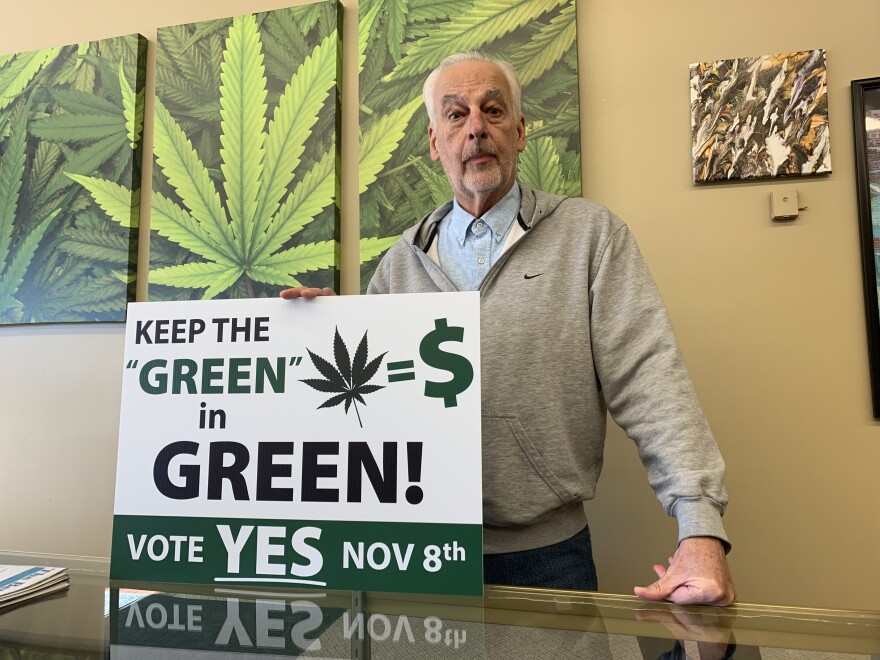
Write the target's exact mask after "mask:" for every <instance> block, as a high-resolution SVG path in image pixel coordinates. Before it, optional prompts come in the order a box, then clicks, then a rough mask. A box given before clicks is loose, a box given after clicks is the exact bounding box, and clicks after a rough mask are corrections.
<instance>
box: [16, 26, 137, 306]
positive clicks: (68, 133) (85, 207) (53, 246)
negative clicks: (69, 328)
mask: <svg viewBox="0 0 880 660" xmlns="http://www.w3.org/2000/svg"><path fill="white" fill-rule="evenodd" d="M145 63H146V40H145V39H144V38H143V37H142V36H140V35H136V34H132V35H127V36H122V37H114V38H111V39H103V40H100V41H92V42H83V43H80V44H74V45H70V46H61V47H55V48H46V49H42V50H37V51H31V52H26V53H15V54H10V55H0V324H11V323H48V322H86V321H122V320H124V319H125V305H126V302H128V301H129V300H133V298H134V285H135V259H136V255H137V226H138V209H139V200H140V178H141V177H140V166H141V155H142V149H141V144H142V137H141V133H142V127H143V108H144V99H143V86H144V73H145ZM91 178H94V179H97V180H100V181H104V182H106V185H108V186H117V187H122V188H123V189H124V190H125V195H124V196H123V195H118V196H117V199H116V203H117V204H118V205H119V206H120V208H119V209H118V213H117V214H116V217H115V218H113V220H115V222H113V221H110V220H108V219H107V217H106V214H105V213H104V212H103V211H102V209H101V207H100V204H99V203H98V202H97V201H96V200H95V199H94V198H93V197H92V196H91V195H90V194H89V192H88V191H87V190H86V189H85V188H83V186H81V185H79V183H78V182H79V181H80V180H83V179H91Z"/></svg>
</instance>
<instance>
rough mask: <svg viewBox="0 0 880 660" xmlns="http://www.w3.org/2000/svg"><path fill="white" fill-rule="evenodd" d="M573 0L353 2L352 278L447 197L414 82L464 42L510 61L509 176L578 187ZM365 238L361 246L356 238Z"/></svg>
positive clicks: (566, 189)
mask: <svg viewBox="0 0 880 660" xmlns="http://www.w3.org/2000/svg"><path fill="white" fill-rule="evenodd" d="M576 36H577V27H576V22H575V0H449V1H448V2H436V1H435V0H361V1H360V2H359V3H358V49H359V53H358V56H359V61H358V63H359V85H360V102H361V119H360V123H361V151H360V166H359V173H360V181H359V183H360V210H361V236H362V244H361V263H363V264H366V266H365V267H364V268H362V269H361V286H362V288H363V289H365V288H366V285H367V283H368V282H369V280H370V277H372V274H373V271H374V270H375V267H376V265H377V263H378V259H376V258H375V257H377V256H379V255H380V254H381V253H382V252H384V251H385V250H387V249H388V247H390V246H391V244H393V243H394V241H395V240H396V239H397V237H398V236H399V235H400V234H401V233H402V232H403V230H404V229H406V228H407V227H409V226H411V225H412V224H414V223H415V222H416V221H417V220H419V219H420V218H421V217H422V216H424V215H425V214H426V213H428V212H430V211H432V210H434V208H436V207H437V206H439V205H440V204H442V203H444V202H446V201H449V200H450V199H452V190H451V188H450V187H449V184H448V182H447V181H446V177H445V175H444V174H443V170H442V168H441V167H440V165H439V164H437V163H434V162H433V161H431V159H430V156H429V155H428V131H427V126H428V116H427V113H426V112H425V109H424V107H423V106H422V100H421V94H422V84H423V83H424V80H425V78H426V77H427V75H428V73H429V72H430V71H431V69H433V68H434V67H435V66H436V65H437V64H439V62H440V61H441V60H442V59H443V58H444V57H446V56H448V55H451V54H453V53H456V52H460V51H464V50H479V51H481V52H483V53H484V54H486V55H488V56H490V57H495V58H499V59H504V60H507V61H508V62H510V63H511V64H512V65H513V66H514V67H515V68H516V69H517V71H518V73H519V75H520V79H521V82H522V85H523V113H524V114H525V117H526V151H525V152H524V153H523V154H521V155H520V159H519V172H518V176H519V179H520V181H522V182H523V183H524V184H526V185H528V186H530V187H533V188H537V189H540V190H545V191H547V192H552V193H558V194H564V195H579V194H580V177H581V173H580V170H581V159H580V124H579V117H580V113H579V109H578V84H577V47H576ZM363 237H370V238H371V240H372V242H371V243H369V244H368V245H369V246H370V248H371V250H370V251H369V252H367V251H366V250H365V249H364V247H365V239H364V238H363Z"/></svg>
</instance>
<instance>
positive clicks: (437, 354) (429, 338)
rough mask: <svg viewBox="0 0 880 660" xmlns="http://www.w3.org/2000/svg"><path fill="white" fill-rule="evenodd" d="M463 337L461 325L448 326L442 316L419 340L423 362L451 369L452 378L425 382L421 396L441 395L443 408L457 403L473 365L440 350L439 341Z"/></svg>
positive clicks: (468, 361) (458, 339)
mask: <svg viewBox="0 0 880 660" xmlns="http://www.w3.org/2000/svg"><path fill="white" fill-rule="evenodd" d="M463 340H464V328H462V327H460V326H453V327H451V328H450V327H449V326H448V325H447V324H446V319H435V320H434V329H433V330H431V332H429V333H428V334H426V335H425V337H424V338H423V339H422V343H421V344H419V355H420V356H421V357H422V360H424V362H425V364H427V365H428V366H429V367H434V368H435V369H443V370H444V371H450V372H452V380H447V381H446V382H443V383H435V382H433V381H430V380H429V381H426V382H425V396H430V397H433V398H435V399H443V404H444V405H445V406H446V407H447V408H454V407H455V406H457V405H458V395H459V394H461V393H462V392H464V391H465V390H466V389H467V388H468V387H470V384H471V383H472V382H473V381H474V368H473V366H471V363H470V360H468V359H467V358H466V357H464V356H461V355H458V354H456V353H447V352H446V351H443V350H440V344H442V343H443V342H445V341H463Z"/></svg>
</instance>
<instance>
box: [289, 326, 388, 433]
mask: <svg viewBox="0 0 880 660" xmlns="http://www.w3.org/2000/svg"><path fill="white" fill-rule="evenodd" d="M307 350H309V349H307ZM367 351H368V348H367V333H366V332H365V333H364V336H363V338H362V339H361V342H360V344H358V347H357V350H356V351H355V353H354V358H351V357H350V354H349V352H348V347H347V346H346V345H345V342H344V341H343V340H342V336H341V335H340V334H339V328H336V332H335V335H334V337H333V361H334V362H335V363H336V364H335V366H334V365H333V364H331V363H330V362H328V361H327V360H325V359H324V358H322V357H321V356H320V355H316V354H315V353H313V352H312V351H311V350H309V357H311V358H312V364H314V365H315V368H316V369H317V370H318V371H320V372H321V375H322V376H324V378H304V379H302V380H301V382H303V383H305V384H306V385H308V386H309V387H311V388H313V389H315V390H318V391H319V392H327V393H332V394H334V396H331V397H330V398H329V399H327V400H326V401H324V403H322V404H321V405H320V406H318V410H320V409H321V408H333V407H335V406H338V405H340V404H341V403H345V414H346V415H347V414H348V411H349V408H351V407H354V412H355V414H356V415H357V418H358V424H359V425H360V427H361V428H363V427H364V424H363V422H362V421H361V414H360V412H359V411H358V407H357V404H358V402H360V404H361V405H363V406H366V405H367V402H366V401H365V400H364V395H366V394H372V393H373V392H376V391H377V390H381V389H382V388H384V387H385V386H384V385H370V384H369V382H370V379H371V378H372V377H373V376H375V375H376V371H378V369H379V367H380V366H381V364H382V360H383V358H384V357H385V353H382V354H381V355H380V356H378V357H376V358H373V359H372V360H370V361H369V362H367V360H368V359H369V358H368V355H367Z"/></svg>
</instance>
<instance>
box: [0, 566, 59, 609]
mask: <svg viewBox="0 0 880 660" xmlns="http://www.w3.org/2000/svg"><path fill="white" fill-rule="evenodd" d="M69 586H70V577H69V576H68V575H67V569H66V568H50V567H47V566H8V565H4V564H0V612H2V611H4V610H5V609H7V608H9V607H13V606H14V605H20V604H22V603H24V602H27V601H29V600H34V599H37V598H42V597H43V596H47V595H49V594H55V593H58V592H60V591H64V590H65V589H67V588H68V587H69Z"/></svg>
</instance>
